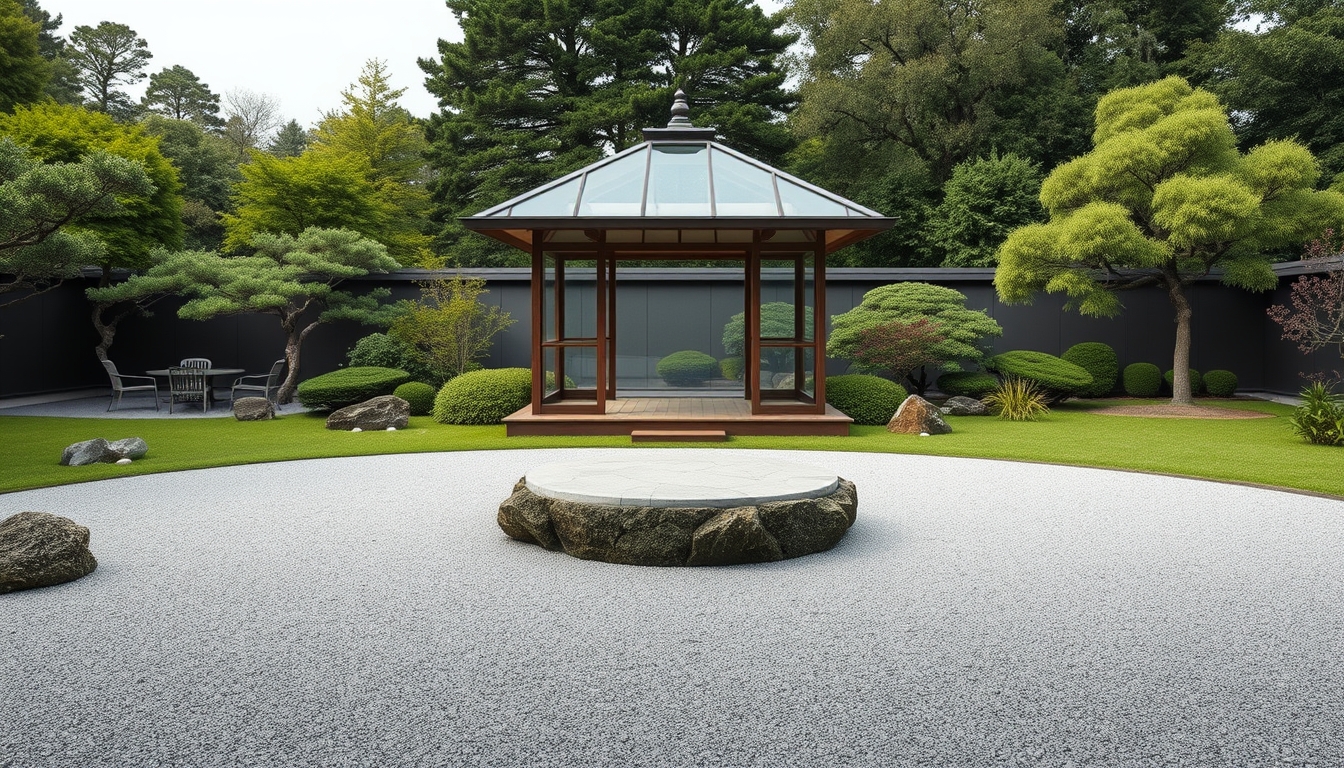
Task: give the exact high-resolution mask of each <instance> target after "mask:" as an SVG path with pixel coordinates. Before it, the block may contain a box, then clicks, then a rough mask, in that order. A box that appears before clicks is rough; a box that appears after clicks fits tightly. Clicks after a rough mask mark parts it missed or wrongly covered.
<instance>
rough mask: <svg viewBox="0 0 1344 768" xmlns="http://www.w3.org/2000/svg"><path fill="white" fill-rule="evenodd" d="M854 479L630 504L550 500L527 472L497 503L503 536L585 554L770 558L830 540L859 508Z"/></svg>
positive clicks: (649, 560) (642, 559) (625, 559)
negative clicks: (689, 503) (736, 497)
mask: <svg viewBox="0 0 1344 768" xmlns="http://www.w3.org/2000/svg"><path fill="white" fill-rule="evenodd" d="M858 505H859V502H858V493H857V491H856V490H855V488H854V484H853V483H852V482H850V481H848V480H845V479H843V478H841V479H840V480H839V483H838V487H837V488H836V489H835V490H834V491H832V492H831V493H830V494H828V495H826V496H821V497H818V498H811V499H791V500H788V501H771V502H763V503H761V504H760V505H758V506H742V507H732V508H729V509H720V508H714V507H636V506H616V505H609V504H593V503H587V502H579V501H569V500H564V499H553V498H550V497H547V496H541V495H538V494H536V493H533V492H532V490H531V489H529V488H528V487H527V482H526V479H525V478H524V479H523V480H519V481H518V483H517V484H516V485H514V487H513V495H512V496H510V497H509V498H508V499H506V500H505V501H504V503H503V504H501V505H500V506H499V516H498V520H499V527H500V528H502V529H503V530H504V533H506V534H508V535H509V537H511V538H514V539H517V540H519V541H525V542H528V543H531V544H539V545H541V546H543V547H545V548H547V549H552V550H562V551H564V552H566V553H568V554H570V555H573V556H575V557H579V558H583V559H585V560H601V561H603V562H608V563H622V564H627V565H664V566H668V565H732V564H737V563H768V562H774V561H776V560H782V559H784V558H789V557H799V556H801V555H808V554H811V553H813V552H821V551H824V550H827V549H830V548H831V547H833V546H835V544H836V542H838V541H839V540H840V538H841V537H842V536H844V535H845V531H847V530H849V527H850V526H851V525H853V524H854V520H855V516H856V515H857V513H858Z"/></svg>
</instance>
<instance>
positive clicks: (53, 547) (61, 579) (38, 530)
mask: <svg viewBox="0 0 1344 768" xmlns="http://www.w3.org/2000/svg"><path fill="white" fill-rule="evenodd" d="M97 567H98V561H97V560H95V559H94V557H93V553H92V552H90V551H89V529H88V528H85V527H84V526H82V525H79V524H77V523H75V521H73V520H70V519H68V518H64V517H61V516H59V515H53V514H50V513H48V512H20V513H18V514H17V515H13V516H11V517H9V518H7V519H5V520H4V521H3V522H0V594H4V593H6V592H17V591H18V590H21V589H33V588H35V587H49V586H51V585H53V584H64V583H65V582H67V581H74V580H75V579H78V578H80V577H81V576H87V575H89V574H90V573H93V570H94V569H95V568H97Z"/></svg>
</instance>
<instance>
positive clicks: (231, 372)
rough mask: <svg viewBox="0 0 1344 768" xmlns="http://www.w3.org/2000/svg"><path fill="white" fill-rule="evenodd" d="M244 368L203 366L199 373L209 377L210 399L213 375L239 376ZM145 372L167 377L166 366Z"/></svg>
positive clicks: (212, 391)
mask: <svg viewBox="0 0 1344 768" xmlns="http://www.w3.org/2000/svg"><path fill="white" fill-rule="evenodd" d="M246 370H247V369H246V368H204V369H202V370H201V373H203V374H205V375H206V376H208V377H210V389H211V395H210V399H211V400H214V399H215V398H214V388H215V379H214V377H215V376H239V375H241V374H242V373H243V372H245V371H246ZM145 373H147V374H149V375H150V376H163V377H164V378H167V377H168V369H167V368H155V369H154V370H152V371H145Z"/></svg>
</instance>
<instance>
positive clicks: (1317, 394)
mask: <svg viewBox="0 0 1344 768" xmlns="http://www.w3.org/2000/svg"><path fill="white" fill-rule="evenodd" d="M1288 425H1289V426H1290V427H1292V430H1293V434H1295V435H1297V436H1298V437H1301V438H1303V439H1304V440H1306V441H1307V442H1309V443H1316V444H1317V445H1344V397H1341V396H1339V395H1337V394H1335V393H1333V392H1331V391H1330V388H1329V387H1327V386H1325V385H1324V384H1322V383H1320V382H1316V383H1315V384H1312V385H1311V386H1310V387H1307V388H1306V389H1304V390H1302V405H1299V406H1298V407H1297V409H1296V410H1294V411H1293V415H1292V416H1291V417H1289V419H1288Z"/></svg>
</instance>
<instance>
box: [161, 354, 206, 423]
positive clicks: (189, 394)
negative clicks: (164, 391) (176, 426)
mask: <svg viewBox="0 0 1344 768" xmlns="http://www.w3.org/2000/svg"><path fill="white" fill-rule="evenodd" d="M204 370H205V369H204V368H184V367H182V366H180V365H177V366H173V367H172V368H169V369H168V389H169V397H168V412H169V413H172V412H173V405H174V404H176V403H200V404H201V410H202V411H209V410H210V377H209V376H206V375H205V373H204Z"/></svg>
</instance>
